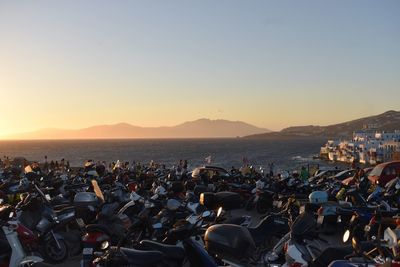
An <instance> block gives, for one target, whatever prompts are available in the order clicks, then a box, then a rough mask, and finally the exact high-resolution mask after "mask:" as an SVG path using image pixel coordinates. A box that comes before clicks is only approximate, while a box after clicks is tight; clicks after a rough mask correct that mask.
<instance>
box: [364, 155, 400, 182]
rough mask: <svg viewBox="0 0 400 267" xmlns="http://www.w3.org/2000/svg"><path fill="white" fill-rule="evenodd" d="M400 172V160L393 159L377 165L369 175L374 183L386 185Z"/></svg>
mask: <svg viewBox="0 0 400 267" xmlns="http://www.w3.org/2000/svg"><path fill="white" fill-rule="evenodd" d="M399 174H400V161H391V162H386V163H381V164H379V165H376V166H375V168H374V169H373V170H372V171H371V173H370V174H369V176H368V179H369V180H370V181H371V182H372V183H376V184H379V185H381V186H385V185H386V184H387V183H388V182H389V181H391V180H393V179H394V178H396V177H397V176H399Z"/></svg>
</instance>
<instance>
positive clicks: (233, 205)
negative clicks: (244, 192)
mask: <svg viewBox="0 0 400 267" xmlns="http://www.w3.org/2000/svg"><path fill="white" fill-rule="evenodd" d="M200 204H202V205H204V206H206V207H207V208H208V209H217V208H219V207H222V208H223V209H224V210H231V209H239V208H241V206H242V198H241V197H240V195H239V194H238V193H234V192H218V193H212V192H204V193H201V194H200Z"/></svg>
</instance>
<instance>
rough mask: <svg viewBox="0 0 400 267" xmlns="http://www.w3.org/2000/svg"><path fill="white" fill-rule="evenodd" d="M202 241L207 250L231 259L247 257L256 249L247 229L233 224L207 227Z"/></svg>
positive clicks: (240, 259)
mask: <svg viewBox="0 0 400 267" xmlns="http://www.w3.org/2000/svg"><path fill="white" fill-rule="evenodd" d="M204 242H205V246H206V249H207V251H208V252H210V253H212V254H216V255H218V256H220V257H221V258H224V259H227V260H233V261H243V260H244V261H245V260H246V259H249V258H250V257H251V256H252V255H253V253H254V251H255V249H256V246H255V244H254V241H253V239H252V237H251V234H250V232H249V230H247V228H246V227H243V226H240V225H234V224H217V225H213V226H211V227H209V228H208V229H207V231H206V234H205V236H204Z"/></svg>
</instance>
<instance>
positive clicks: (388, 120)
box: [246, 110, 400, 139]
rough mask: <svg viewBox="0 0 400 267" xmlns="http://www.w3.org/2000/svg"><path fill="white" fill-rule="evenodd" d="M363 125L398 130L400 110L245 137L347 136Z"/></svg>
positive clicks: (385, 129)
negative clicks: (330, 123)
mask: <svg viewBox="0 0 400 267" xmlns="http://www.w3.org/2000/svg"><path fill="white" fill-rule="evenodd" d="M365 125H374V126H375V129H376V130H380V131H393V130H400V112H399V111H393V110H390V111H387V112H385V113H382V114H379V115H375V116H370V117H365V118H361V119H357V120H352V121H348V122H343V123H339V124H333V125H328V126H314V125H307V126H293V127H288V128H285V129H283V130H281V131H280V132H271V133H263V134H256V135H251V136H246V138H318V137H320V138H329V139H330V138H341V137H343V138H349V137H351V135H352V134H353V132H354V131H358V130H361V129H363V127H364V126H365Z"/></svg>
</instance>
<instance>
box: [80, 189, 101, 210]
mask: <svg viewBox="0 0 400 267" xmlns="http://www.w3.org/2000/svg"><path fill="white" fill-rule="evenodd" d="M99 203H100V200H99V199H98V197H97V196H96V194H95V193H92V192H79V193H76V195H75V197H74V205H75V206H78V207H81V206H95V207H96V206H97V205H99Z"/></svg>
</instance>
